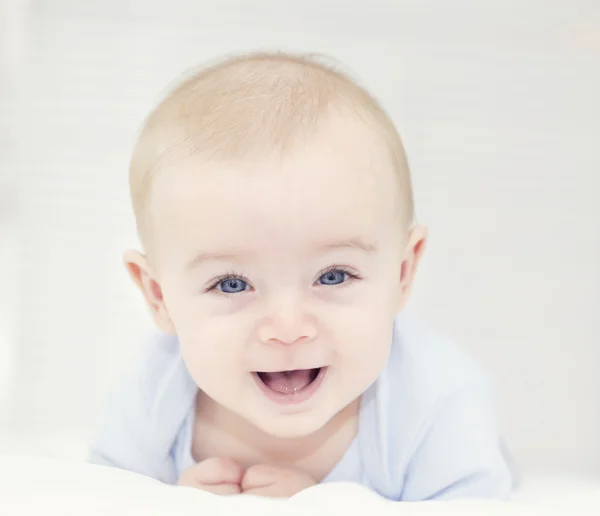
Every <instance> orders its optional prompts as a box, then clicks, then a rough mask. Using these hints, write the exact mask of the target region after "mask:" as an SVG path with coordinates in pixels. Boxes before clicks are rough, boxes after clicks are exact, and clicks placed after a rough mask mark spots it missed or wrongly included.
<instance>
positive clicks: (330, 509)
mask: <svg viewBox="0 0 600 516" xmlns="http://www.w3.org/2000/svg"><path fill="white" fill-rule="evenodd" d="M524 487H525V489H524V490H522V491H520V492H518V493H516V496H515V499H514V500H512V501H510V502H505V503H501V502H491V501H460V502H426V503H394V502H388V501H386V500H384V499H382V498H380V497H379V496H377V495H376V494H374V493H372V492H370V491H368V490H367V489H364V488H362V487H358V486H355V485H350V484H324V485H318V486H315V487H313V488H310V489H307V490H306V491H303V492H302V493H299V494H297V495H296V496H294V497H293V498H292V499H291V500H289V501H283V500H273V499H266V498H259V497H251V496H244V495H242V496H239V495H238V496H232V497H218V496H215V495H211V494H209V493H205V492H201V491H199V490H196V489H191V488H183V487H173V486H166V485H164V484H161V483H160V482H157V481H155V480H152V479H149V478H146V477H142V476H140V475H136V474H133V473H130V472H126V471H120V470H116V469H111V468H104V467H101V466H92V465H88V464H81V463H76V462H66V461H58V460H52V459H41V458H34V457H10V456H5V457H1V456H0V514H1V515H7V516H8V515H11V516H12V515H18V516H20V515H34V514H35V515H42V514H43V515H53V514H57V515H58V514H60V515H61V516H69V515H74V516H75V515H77V516H80V515H82V516H83V515H85V516H100V515H102V516H113V515H119V514H127V515H128V516H138V515H140V516H141V515H144V516H151V515H168V516H171V515H177V516H212V515H217V514H227V515H229V514H235V515H238V514H244V515H253V514H257V515H258V514H260V515H261V516H269V515H271V514H273V515H288V514H289V515H296V514H298V515H299V514H307V513H308V512H309V511H310V514H311V516H316V515H320V514H323V515H325V514H327V515H332V514H333V515H334V516H343V512H342V511H345V512H346V513H347V514H350V515H353V514H361V515H364V514H367V515H369V516H371V515H373V516H375V515H377V516H379V515H386V514H390V515H391V514H394V515H406V516H429V515H431V516H437V515H455V514H457V515H458V514H460V515H461V516H470V515H473V516H475V515H477V516H481V515H485V516H488V515H490V516H494V515H501V516H504V515H540V516H542V515H543V516H548V515H554V514H557V515H566V516H567V515H568V516H572V515H587V514H589V515H590V516H599V515H600V480H599V481H598V482H597V483H596V482H593V481H580V480H576V479H557V478H554V479H549V480H548V481H547V482H544V481H542V482H540V481H538V482H537V483H536V482H535V481H529V482H527V481H526V482H525V486H524Z"/></svg>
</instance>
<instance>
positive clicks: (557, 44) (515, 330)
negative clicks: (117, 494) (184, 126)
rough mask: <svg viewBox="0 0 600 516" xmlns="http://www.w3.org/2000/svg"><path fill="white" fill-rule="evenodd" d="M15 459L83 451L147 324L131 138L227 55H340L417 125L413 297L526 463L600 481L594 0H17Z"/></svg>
mask: <svg viewBox="0 0 600 516" xmlns="http://www.w3.org/2000/svg"><path fill="white" fill-rule="evenodd" d="M0 6H1V8H0V450H1V449H2V448H6V449H15V448H16V447H19V446H20V447H22V449H24V450H33V451H35V452H39V453H44V454H48V455H55V456H56V455H61V456H62V455H64V456H80V455H81V453H82V452H83V451H84V445H85V439H86V438H87V437H88V436H89V432H90V429H91V428H92V427H93V424H94V421H95V418H96V417H97V412H98V409H99V407H100V406H101V404H102V402H103V400H104V397H105V395H106V391H107V388H108V387H109V385H110V382H111V381H112V380H113V379H114V377H115V375H116V374H118V372H119V371H121V370H122V368H123V367H124V366H125V365H126V364H127V363H128V361H130V360H131V359H132V358H133V357H134V356H135V353H136V352H137V351H138V349H139V346H140V342H141V338H142V337H143V335H144V334H145V332H146V331H147V330H148V329H150V328H151V325H150V321H149V318H148V317H147V315H146V312H145V309H144V307H143V306H142V301H141V298H140V297H139V296H138V295H137V293H136V292H135V291H134V290H133V287H132V286H130V285H129V282H128V279H127V277H126V274H125V272H124V270H123V268H122V266H121V255H122V252H123V250H124V249H125V248H126V247H128V246H133V245H136V238H135V233H134V226H133V219H132V215H131V212H130V207H129V204H128V192H127V166H128V159H129V151H130V150H131V146H132V144H133V141H134V138H135V135H136V131H137V130H138V128H139V125H140V123H141V121H142V118H143V116H144V115H145V114H146V112H147V111H148V110H149V109H150V108H151V107H152V105H153V104H154V103H155V102H156V101H157V100H158V99H159V98H160V96H161V95H162V94H163V93H164V92H165V89H166V88H167V87H169V86H170V85H172V84H173V81H174V80H175V79H176V78H177V77H178V76H180V74H181V73H182V72H184V71H186V70H187V69H189V68H190V67H194V66H197V65H198V64H201V63H202V62H204V61H206V60H210V59H213V58H215V57H217V56H219V55H221V54H223V53H229V52H238V51H245V50H257V49H283V50H299V51H316V52H322V53H327V54H330V55H332V56H334V57H336V58H337V59H339V60H341V61H342V62H343V63H345V64H346V65H347V66H348V68H349V69H350V70H351V71H352V72H353V73H354V74H355V75H356V76H358V77H359V78H360V80H361V81H362V82H363V83H364V84H366V85H367V86H368V87H369V88H370V89H371V91H372V92H373V93H374V94H375V95H376V96H377V97H378V98H379V99H380V100H381V102H382V103H383V104H384V106H385V107H386V108H387V109H388V110H389V112H390V113H391V115H392V116H393V118H394V120H395V121H396V122H397V124H398V127H399V129H400V131H401V133H402V135H403V137H404V140H405V143H406V147H407V150H408V154H409V159H410V162H411V165H412V170H413V174H414V186H415V194H416V201H417V210H418V216H419V219H420V221H421V222H423V223H425V224H427V225H428V226H429V227H430V229H431V241H430V245H429V247H428V249H427V253H426V256H425V261H424V263H423V267H422V269H421V271H420V275H419V277H418V281H417V286H416V291H415V293H414V298H413V300H412V303H411V307H410V309H411V310H412V311H413V312H415V313H416V314H418V315H419V316H420V317H422V318H425V319H426V320H427V321H429V322H430V323H431V324H432V325H433V326H435V327H436V328H437V329H439V330H441V331H442V332H445V333H446V334H448V335H449V336H450V337H452V338H453V339H454V340H456V341H457V342H458V343H459V344H460V345H461V346H463V347H464V348H466V349H467V350H469V351H470V352H471V353H472V354H473V355H474V356H475V357H476V358H477V359H478V360H479V361H480V362H481V363H482V364H483V365H484V366H485V367H486V368H487V369H488V370H489V372H490V374H492V375H493V377H494V379H495V381H496V383H497V386H498V409H499V413H500V416H501V422H502V425H503V430H504V433H505V435H506V437H507V440H508V443H509V445H510V447H511V449H512V451H513V453H514V455H515V457H516V459H517V460H518V462H519V464H520V465H522V466H523V467H525V468H529V469H548V470H560V471H563V472H584V473H596V474H599V475H600V323H599V322H598V320H599V319H598V316H599V315H600V272H599V271H600V203H598V201H597V199H598V198H599V195H600V179H599V178H600V144H599V141H600V4H599V3H598V1H597V0H543V1H542V0H527V1H523V0H454V1H452V2H449V1H444V0H438V1H434V0H414V1H408V0H396V1H391V0H390V1H384V0H370V1H369V2H367V1H360V2H354V3H352V2H348V1H341V0H311V1H306V0H305V1H302V2H301V1H295V2H291V1H284V0H279V1H269V0H254V1H248V2H243V3H242V2H241V1H240V0H238V1H236V2H234V1H231V0H229V1H224V0H220V1H217V0H214V1H213V2H209V1H207V0H168V1H161V0H103V1H92V0H45V1H44V0H37V1H33V0H32V1H26V0H0Z"/></svg>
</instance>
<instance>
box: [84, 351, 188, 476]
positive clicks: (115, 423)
mask: <svg viewBox="0 0 600 516" xmlns="http://www.w3.org/2000/svg"><path fill="white" fill-rule="evenodd" d="M150 344H151V345H149V346H148V347H147V348H146V350H145V353H143V355H142V357H140V360H138V361H137V362H136V363H135V364H134V365H133V367H130V368H129V369H128V370H127V371H126V372H125V374H123V375H122V376H121V378H120V379H119V381H118V382H117V383H116V384H115V386H114V388H113V389H112V390H111V393H110V395H109V397H108V400H107V403H106V405H105V409H104V410H103V412H102V414H101V417H100V422H99V425H98V426H97V428H96V432H95V435H94V438H93V440H92V442H91V446H90V449H89V455H88V462H90V463H93V464H98V465H103V466H110V467H116V468H120V469H124V470H128V471H131V472H134V473H139V474H142V475H144V476H148V477H151V478H155V479H157V480H160V481H162V482H165V483H169V484H172V483H175V482H176V480H177V478H176V472H175V467H174V464H173V460H172V457H171V453H170V452H171V448H172V446H173V441H174V438H175V437H176V435H174V434H175V433H176V430H175V428H174V427H173V423H177V421H171V420H172V419H173V417H174V414H173V413H172V409H173V407H174V406H177V401H178V400H177V398H175V401H174V398H173V396H171V395H170V394H172V393H169V389H171V384H172V383H173V382H172V376H173V375H172V374H171V375H168V374H167V373H169V369H171V370H172V369H173V367H170V366H171V365H172V364H170V361H171V362H172V360H171V358H170V357H169V356H168V355H166V354H165V353H164V352H163V351H157V349H158V346H157V345H156V344H155V343H154V342H151V343H150ZM171 372H172V371H171ZM165 385H167V387H166V388H165ZM165 394H166V395H168V396H167V399H165ZM165 406H166V407H167V409H170V410H166V411H165V410H164V408H161V407H165ZM172 434H173V435H172Z"/></svg>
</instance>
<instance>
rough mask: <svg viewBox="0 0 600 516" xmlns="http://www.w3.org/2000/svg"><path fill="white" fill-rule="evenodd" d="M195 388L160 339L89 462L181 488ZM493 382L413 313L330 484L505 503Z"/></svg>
mask: <svg viewBox="0 0 600 516" xmlns="http://www.w3.org/2000/svg"><path fill="white" fill-rule="evenodd" d="M196 393H197V386H196V384H195V383H194V381H193V380H192V378H191V376H190V375H189V373H188V371H187V369H186V366H185V364H184V362H183V359H182V356H181V354H180V351H179V344H178V341H177V338H176V337H173V336H167V335H163V334H158V335H156V336H155V337H153V338H152V339H150V340H149V342H148V343H147V345H146V346H145V349H144V353H143V357H142V360H141V361H139V362H138V363H137V364H136V367H135V368H134V369H133V371H130V372H129V374H127V375H126V376H125V378H124V379H123V381H122V383H120V385H119V386H118V387H117V388H116V389H115V390H114V392H113V395H112V397H111V398H110V400H109V403H108V405H107V408H108V410H107V412H106V414H105V417H104V418H103V422H102V424H101V425H100V427H99V428H98V433H97V437H96V439H95V441H94V442H93V444H92V448H91V453H90V459H89V460H90V462H93V463H96V464H103V465H108V466H114V467H118V468H122V469H126V470H130V471H134V472H137V473H140V474H143V475H147V476H150V477H153V478H155V479H158V480H161V481H162V482H165V483H169V484H174V483H176V482H177V479H178V478H179V475H180V474H181V472H182V471H184V470H185V469H187V468H189V467H190V466H192V465H193V464H194V460H193V459H192V455H191V447H192V430H193V426H194V417H195V413H194V412H195V411H194V407H195V403H194V401H195V396H196ZM493 407H494V403H493V399H492V396H491V390H490V385H489V383H488V380H487V378H486V376H485V375H484V374H483V373H482V372H481V371H480V370H479V369H478V367H477V366H476V365H475V364H474V363H473V362H472V361H471V360H470V359H469V358H468V357H467V356H466V355H465V354H464V353H463V352H462V351H461V350H459V349H458V348H457V347H456V346H454V345H453V344H452V343H451V342H449V341H447V340H446V339H444V338H442V337H441V336H439V335H437V334H435V333H434V332H432V331H431V330H429V329H427V328H426V327H424V326H422V325H420V324H418V323H417V322H416V321H414V320H412V319H410V318H408V317H407V316H406V315H399V316H398V317H397V318H396V320H395V323H394V333H393V342H392V349H391V353H390V357H389V359H388V362H387V364H386V366H385V368H384V369H383V371H382V372H381V374H380V375H379V377H378V379H377V380H376V382H375V383H374V384H373V385H372V386H371V387H370V388H369V389H368V390H367V391H366V392H365V393H364V395H363V397H362V400H361V408H360V415H359V431H358V434H357V436H356V438H355V439H354V441H353V442H352V444H351V445H350V447H349V448H348V450H347V451H346V453H345V455H344V456H343V457H342V459H341V460H340V462H339V463H338V464H337V465H336V466H335V467H334V468H333V470H332V471H331V472H330V473H329V474H328V475H327V477H326V478H325V479H324V480H323V482H335V481H347V482H356V483H359V484H362V485H363V486H366V487H368V488H370V489H372V490H374V491H375V492H377V493H379V494H380V495H382V496H384V497H385V498H387V499H390V500H403V501H420V500H432V499H438V500H439V499H446V500H447V499H457V498H467V497H468V498H500V499H503V498H506V497H508V495H509V494H510V492H511V488H512V475H511V472H510V469H509V467H508V464H507V461H506V457H505V456H504V454H503V450H502V444H501V440H500V436H499V434H498V429H497V423H496V417H495V413H494V408H493Z"/></svg>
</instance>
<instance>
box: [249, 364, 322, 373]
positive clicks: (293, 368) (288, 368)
mask: <svg viewBox="0 0 600 516" xmlns="http://www.w3.org/2000/svg"><path fill="white" fill-rule="evenodd" d="M324 367H327V366H323V365H320V366H314V367H285V368H282V369H256V370H254V371H253V372H254V373H289V372H290V371H310V370H312V369H323V368H324Z"/></svg>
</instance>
